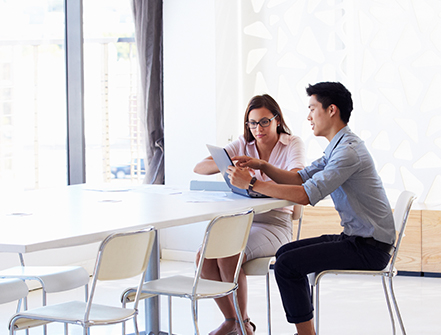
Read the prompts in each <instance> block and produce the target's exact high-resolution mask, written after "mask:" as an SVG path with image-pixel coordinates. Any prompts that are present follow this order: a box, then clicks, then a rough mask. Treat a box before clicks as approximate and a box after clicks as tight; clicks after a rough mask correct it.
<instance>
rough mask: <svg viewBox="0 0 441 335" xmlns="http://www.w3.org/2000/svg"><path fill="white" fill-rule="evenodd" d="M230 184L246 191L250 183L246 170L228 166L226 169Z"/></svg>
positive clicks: (248, 173)
mask: <svg viewBox="0 0 441 335" xmlns="http://www.w3.org/2000/svg"><path fill="white" fill-rule="evenodd" d="M227 173H228V178H230V181H231V184H233V185H234V186H236V187H239V188H243V189H247V188H248V185H249V184H250V181H251V175H250V172H249V171H248V169H247V168H240V167H237V166H229V167H228V169H227Z"/></svg>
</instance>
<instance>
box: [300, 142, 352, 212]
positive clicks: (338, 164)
mask: <svg viewBox="0 0 441 335" xmlns="http://www.w3.org/2000/svg"><path fill="white" fill-rule="evenodd" d="M359 162H360V160H359V157H358V154H357V153H356V152H355V151H354V150H351V148H350V147H348V146H342V147H341V149H338V150H335V151H334V152H333V153H332V156H331V158H330V160H329V161H328V162H326V158H325V157H322V158H321V159H319V160H317V161H315V162H314V163H313V164H311V166H309V167H307V168H305V169H303V170H301V171H299V174H300V176H301V177H302V180H303V182H304V183H303V188H304V189H305V192H306V194H307V195H308V198H309V203H310V204H311V205H312V206H314V205H315V204H316V203H317V202H319V201H320V200H322V199H323V198H324V197H326V196H327V195H329V194H331V193H332V192H334V191H335V190H336V189H337V188H338V187H340V186H341V185H342V184H343V183H344V182H345V181H346V180H347V179H348V178H349V177H350V176H351V175H352V174H353V173H354V172H355V171H356V170H357V169H358V167H359Z"/></svg>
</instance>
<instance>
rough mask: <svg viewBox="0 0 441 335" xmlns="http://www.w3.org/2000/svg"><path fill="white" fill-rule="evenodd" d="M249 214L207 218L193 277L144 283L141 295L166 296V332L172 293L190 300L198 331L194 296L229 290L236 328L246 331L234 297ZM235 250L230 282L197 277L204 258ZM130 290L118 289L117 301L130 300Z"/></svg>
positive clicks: (227, 254) (220, 294)
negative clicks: (119, 290)
mask: <svg viewBox="0 0 441 335" xmlns="http://www.w3.org/2000/svg"><path fill="white" fill-rule="evenodd" d="M253 217H254V211H253V210H252V209H249V210H246V211H243V212H240V213H234V214H225V215H220V216H217V217H216V218H214V219H213V220H211V221H210V223H209V224H208V226H207V229H206V231H205V236H204V241H203V244H202V248H201V257H200V261H199V264H198V266H197V269H196V273H195V275H194V277H188V276H171V277H165V278H159V279H156V280H152V281H149V282H146V283H144V285H143V287H142V292H141V299H145V298H149V297H151V296H152V295H166V296H168V312H169V324H168V327H169V334H170V335H171V334H172V297H181V298H188V299H190V300H191V307H192V317H193V325H194V332H195V334H197V335H199V326H198V307H197V302H198V300H200V299H208V298H211V299H213V298H220V297H224V296H228V295H230V294H232V295H233V302H234V307H235V310H236V314H237V319H238V320H239V324H240V328H241V330H242V333H244V334H246V331H245V326H244V323H243V320H242V316H241V312H240V308H239V303H238V300H237V288H238V283H237V281H238V278H239V273H240V269H241V265H242V261H243V257H244V251H245V246H246V244H247V241H248V236H249V232H250V229H251V224H252V221H253ZM227 242H228V243H227ZM237 254H239V258H238V262H237V266H236V271H235V274H234V278H233V281H232V282H221V281H215V280H208V279H203V278H201V273H202V267H203V264H204V261H205V259H212V258H223V257H230V256H233V255H237ZM133 294H134V288H128V289H126V290H125V291H124V292H123V293H122V296H121V301H122V303H123V306H125V304H126V303H127V302H131V301H132V299H133ZM123 331H125V330H123Z"/></svg>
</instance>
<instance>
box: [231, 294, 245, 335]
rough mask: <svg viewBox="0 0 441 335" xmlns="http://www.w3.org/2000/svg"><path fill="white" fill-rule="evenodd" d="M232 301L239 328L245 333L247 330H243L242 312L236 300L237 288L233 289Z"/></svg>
mask: <svg viewBox="0 0 441 335" xmlns="http://www.w3.org/2000/svg"><path fill="white" fill-rule="evenodd" d="M233 302H234V309H235V310H236V314H237V319H238V320H239V325H240V330H241V331H242V334H246V333H247V331H246V330H245V325H244V323H243V317H242V313H241V312H240V308H239V301H238V300H237V290H234V291H233Z"/></svg>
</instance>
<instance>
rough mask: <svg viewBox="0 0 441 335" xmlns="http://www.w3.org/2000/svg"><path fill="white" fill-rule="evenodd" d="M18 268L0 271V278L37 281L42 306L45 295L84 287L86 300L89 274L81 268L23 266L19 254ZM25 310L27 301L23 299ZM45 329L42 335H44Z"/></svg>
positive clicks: (44, 302) (21, 255) (44, 304)
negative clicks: (40, 292) (40, 291)
mask: <svg viewBox="0 0 441 335" xmlns="http://www.w3.org/2000/svg"><path fill="white" fill-rule="evenodd" d="M19 258H20V264H21V265H20V266H15V267H12V268H8V269H5V270H2V271H0V278H18V279H21V280H34V281H37V282H38V283H39V284H40V285H41V288H42V305H43V306H46V304H47V293H55V292H64V291H69V290H73V289H76V288H78V287H81V286H84V290H85V301H87V298H88V296H87V295H88V284H89V279H90V278H89V273H88V272H87V271H86V269H84V268H83V267H81V266H25V263H24V258H23V254H21V253H19ZM24 309H25V310H26V309H27V299H26V298H25V299H24ZM46 333H47V332H46V327H45V328H44V334H46Z"/></svg>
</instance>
